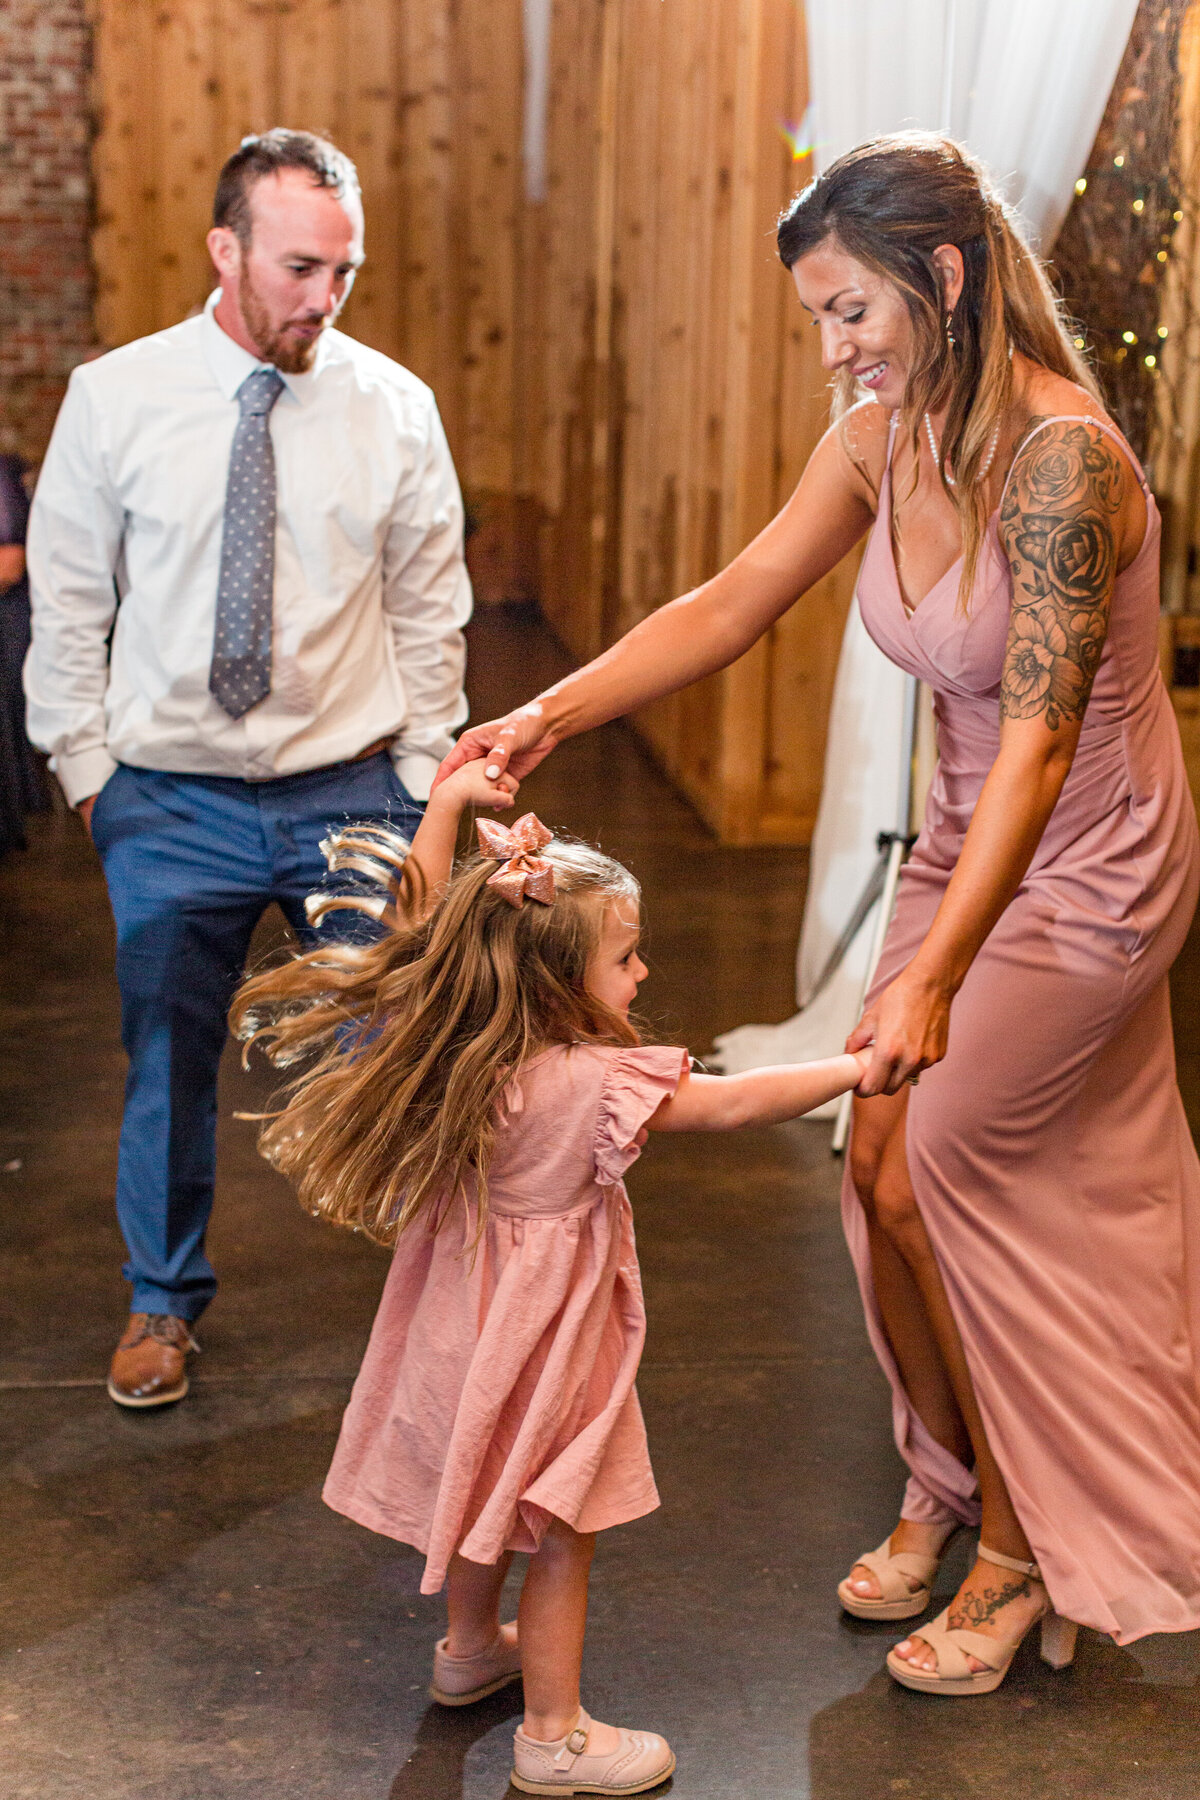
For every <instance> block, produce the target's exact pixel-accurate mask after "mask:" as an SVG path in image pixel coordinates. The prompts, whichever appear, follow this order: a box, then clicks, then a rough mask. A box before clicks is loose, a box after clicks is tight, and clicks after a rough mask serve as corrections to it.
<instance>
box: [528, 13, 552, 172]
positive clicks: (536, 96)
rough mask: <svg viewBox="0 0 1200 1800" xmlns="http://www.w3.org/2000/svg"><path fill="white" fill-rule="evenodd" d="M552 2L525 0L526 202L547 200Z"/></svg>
mask: <svg viewBox="0 0 1200 1800" xmlns="http://www.w3.org/2000/svg"><path fill="white" fill-rule="evenodd" d="M550 8H551V0H523V5H522V8H521V33H522V37H523V40H524V47H525V93H524V106H523V109H522V119H521V161H522V164H523V166H524V172H525V198H526V200H532V201H534V202H535V203H536V202H538V201H541V200H544V199H545V198H546V123H547V112H548V110H549V103H550Z"/></svg>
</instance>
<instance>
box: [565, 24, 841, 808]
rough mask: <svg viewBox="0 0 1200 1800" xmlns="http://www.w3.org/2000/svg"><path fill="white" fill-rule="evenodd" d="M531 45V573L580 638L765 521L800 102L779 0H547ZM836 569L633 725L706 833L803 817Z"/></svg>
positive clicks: (802, 80) (805, 366)
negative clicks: (538, 122)
mask: <svg viewBox="0 0 1200 1800" xmlns="http://www.w3.org/2000/svg"><path fill="white" fill-rule="evenodd" d="M554 42H555V44H556V45H557V46H558V54H557V56H556V58H555V63H554V75H553V80H552V85H551V93H552V107H551V121H550V159H549V160H550V170H551V179H550V194H549V199H548V202H547V207H546V210H547V212H548V215H549V217H548V220H547V222H546V226H545V239H546V243H547V246H548V248H547V249H546V250H545V252H544V255H545V262H544V268H545V279H544V280H543V281H542V283H541V289H542V292H543V293H544V295H545V296H546V299H545V303H544V304H545V306H546V308H547V313H548V317H547V319H546V330H545V334H544V340H543V341H544V345H545V362H546V366H547V373H546V379H545V391H546V394H547V395H548V397H549V403H548V405H547V407H546V415H545V420H546V433H545V448H546V451H547V455H546V458H545V461H544V463H543V464H542V465H541V467H540V469H539V471H538V481H539V485H538V489H537V493H538V499H539V502H540V506H541V511H542V516H543V519H544V520H545V522H546V523H545V526H544V539H543V561H542V579H541V583H540V587H541V592H542V597H543V606H544V608H545V610H546V612H547V615H548V616H549V618H550V619H551V621H552V623H553V624H554V625H555V628H556V629H557V630H558V632H559V634H560V636H562V637H563V638H564V640H565V641H566V642H567V644H568V645H569V646H570V648H571V649H572V650H573V651H574V652H575V654H576V655H578V656H580V657H583V656H589V655H592V654H594V653H595V651H596V650H598V649H599V648H601V647H602V646H603V645H604V644H606V643H609V642H611V640H612V638H613V637H614V636H615V635H616V634H617V633H618V632H620V631H623V630H626V629H628V627H629V626H630V625H632V624H633V623H635V622H636V621H637V620H638V619H640V618H642V617H644V616H645V614H646V613H647V612H649V611H650V610H651V609H652V608H654V607H656V606H659V605H661V604H662V603H663V602H664V601H666V600H668V599H670V598H671V597H672V596H673V595H675V594H679V593H683V592H685V591H687V589H689V588H691V587H693V586H695V585H696V584H697V583H698V582H700V581H702V580H704V579H705V578H706V577H707V576H709V575H711V574H712V573H714V572H715V570H716V569H718V568H719V567H721V565H722V564H723V563H724V562H726V561H727V560H728V559H729V558H730V557H731V556H733V555H734V554H735V553H736V552H737V551H738V550H739V549H740V548H741V547H742V546H743V545H744V544H745V543H747V542H748V541H749V539H750V538H751V537H752V536H753V535H754V534H755V532H756V531H758V530H759V529H761V527H762V526H763V525H765V524H766V522H767V521H768V519H769V518H770V517H771V515H772V514H773V513H774V512H775V511H776V510H777V508H778V506H779V505H780V504H781V503H782V501H783V500H784V499H785V498H786V495H787V494H788V493H789V492H790V491H791V488H792V487H793V486H794V485H795V482H796V480H797V479H798V477H799V473H800V470H801V469H802V468H803V465H804V462H805V460H806V458H807V456H808V454H809V453H810V451H811V449H812V447H813V445H814V444H815V442H816V439H817V437H818V436H819V434H820V432H821V430H822V429H823V428H824V424H825V418H826V396H825V377H824V374H823V372H822V371H821V369H820V366H819V357H818V352H817V345H816V342H815V334H814V333H811V332H809V331H806V330H805V329H804V328H803V326H802V324H801V318H802V315H801V313H800V309H799V306H798V303H797V301H796V299H795V296H794V293H793V290H792V287H791V283H790V282H789V280H788V278H787V276H786V274H785V273H784V271H783V270H782V268H781V267H780V265H779V262H778V260H777V258H776V255H775V247H774V232H773V223H774V219H775V217H776V215H777V214H778V212H779V210H780V208H781V207H782V206H783V205H784V204H785V203H786V201H787V199H788V197H789V196H790V194H791V193H792V192H793V191H794V188H795V186H797V185H798V184H799V180H800V179H802V178H803V176H804V169H805V165H802V167H801V169H800V170H799V171H797V170H796V169H795V168H794V167H793V164H792V159H791V152H790V149H789V146H788V144H787V142H786V141H785V138H784V135H783V132H782V131H781V129H780V126H781V124H782V123H783V122H785V121H792V122H794V121H797V120H799V119H800V118H801V117H802V115H803V113H804V110H805V106H806V104H807V71H806V68H805V60H804V22H803V14H802V12H801V10H800V8H799V7H797V6H795V5H794V4H791V3H790V0H687V3H686V4H683V5H680V4H674V5H672V4H667V5H664V4H662V0H556V6H555V13H554ZM589 125H590V141H591V147H592V154H591V156H590V158H584V157H581V154H580V152H581V150H582V149H584V148H586V147H587V145H588V142H589V131H588V127H589ZM589 216H590V217H591V219H592V220H593V221H594V224H593V226H592V235H591V254H590V256H587V255H585V254H584V253H583V249H582V246H581V238H580V224H581V221H586V220H587V219H588V218H589ZM852 584H853V571H852V570H851V569H848V568H842V569H840V570H839V571H837V573H836V574H835V575H834V576H832V577H830V578H829V579H828V580H827V581H826V582H824V583H823V584H822V585H821V587H820V588H819V589H818V590H817V591H816V592H814V593H813V594H810V595H809V596H808V597H807V598H806V600H805V601H804V602H803V604H802V605H801V606H799V607H797V608H796V609H795V611H794V613H792V614H791V615H789V617H788V618H787V619H786V620H785V621H784V622H783V623H782V624H781V625H780V626H779V627H777V628H776V630H775V631H773V632H772V633H771V635H770V637H769V638H768V639H766V640H765V641H764V642H763V643H762V644H760V645H759V646H758V647H757V648H756V649H755V650H754V651H752V652H751V653H750V654H749V655H748V656H747V657H745V658H743V660H742V661H741V662H740V663H739V664H737V665H736V667H734V668H733V669H730V670H728V671H726V672H725V673H724V674H723V675H721V676H717V677H714V678H713V679H712V680H711V681H708V682H705V683H702V684H700V685H699V686H697V687H695V688H692V689H690V690H689V691H688V692H686V693H684V694H680V695H677V696H674V697H673V698H672V699H670V700H667V701H664V702H662V703H660V704H659V705H657V706H655V707H652V708H650V709H648V711H647V713H646V714H645V716H643V717H642V718H641V719H640V720H639V721H638V722H639V725H640V727H641V729H642V730H643V732H644V733H645V735H646V737H647V738H648V740H649V742H650V743H651V745H652V746H653V748H654V750H655V751H656V753H657V755H658V757H659V758H660V760H661V761H662V762H663V764H664V765H665V767H666V768H667V769H668V771H669V772H670V773H671V775H672V776H673V777H674V778H675V779H676V781H678V782H679V784H680V785H681V786H682V787H683V788H684V789H685V790H686V791H687V792H688V793H689V794H690V795H691V797H692V798H693V800H695V802H696V803H697V805H698V806H699V807H700V809H701V811H702V812H703V813H704V815H705V816H706V818H708V819H709V820H710V822H711V823H712V824H713V825H714V827H715V828H716V829H717V831H718V832H719V833H720V835H721V836H722V837H723V838H724V839H725V840H726V841H729V842H780V843H795V842H806V841H807V839H808V837H809V836H810V835H811V831H812V825H813V822H814V820H815V816H816V808H817V803H818V800H819V797H820V781H821V766H822V759H823V755H824V743H825V727H826V719H827V715H828V707H829V697H830V693H831V689H832V683H833V675H834V671H835V669H836V662H837V653H838V648H839V645H840V640H841V630H842V625H843V623H844V619H845V612H846V606H847V604H848V602H849V596H850V592H851V588H852Z"/></svg>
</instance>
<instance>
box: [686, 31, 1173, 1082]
mask: <svg viewBox="0 0 1200 1800" xmlns="http://www.w3.org/2000/svg"><path fill="white" fill-rule="evenodd" d="M1136 11H1137V0H806V6H805V12H806V15H807V22H808V48H809V77H810V87H811V93H812V119H813V129H814V141H815V147H816V159H817V164H818V168H827V167H828V166H829V164H830V163H831V162H832V161H834V160H835V159H836V158H837V157H839V156H841V155H842V154H843V152H845V151H846V150H849V149H851V148H853V146H854V145H855V144H858V143H861V142H862V141H863V140H864V139H865V138H870V137H877V136H879V135H880V134H881V133H883V132H889V131H899V130H903V129H905V128H910V127H914V126H915V127H921V128H924V129H929V130H942V131H948V132H949V133H950V135H951V136H953V137H956V138H958V139H960V140H961V141H962V142H964V143H965V144H966V145H967V146H968V148H969V149H971V150H972V151H973V152H974V153H975V155H977V156H979V157H980V158H981V159H982V160H983V162H984V163H985V164H986V165H987V167H988V168H989V169H990V170H991V172H992V174H993V176H994V177H995V178H996V179H997V180H998V181H999V182H1000V184H1001V186H1002V187H1003V189H1004V192H1005V194H1006V196H1007V197H1008V199H1009V200H1010V201H1012V203H1013V204H1014V205H1016V206H1017V207H1018V208H1019V210H1020V213H1021V215H1022V218H1023V220H1024V222H1025V225H1026V227H1027V228H1028V230H1029V232H1030V234H1031V236H1032V237H1033V239H1034V241H1035V242H1036V243H1038V245H1039V246H1040V248H1041V249H1042V250H1043V252H1045V251H1046V250H1048V248H1049V246H1050V245H1051V244H1052V243H1053V241H1054V238H1055V235H1056V234H1057V231H1058V228H1059V226H1060V225H1061V223H1062V221H1063V218H1064V217H1065V215H1066V211H1067V207H1068V205H1069V204H1070V199H1071V194H1072V190H1073V188H1074V185H1075V182H1076V181H1077V179H1078V177H1079V174H1080V171H1081V170H1082V169H1083V167H1084V166H1085V164H1086V162H1087V158H1088V153H1089V151H1090V149H1091V146H1092V143H1093V141H1094V139H1095V136H1096V131H1097V129H1098V127H1099V124H1100V120H1101V117H1102V116H1103V112H1104V107H1105V104H1106V102H1107V100H1108V95H1109V91H1110V90H1111V88H1112V84H1113V81H1114V79H1115V77H1116V73H1117V69H1118V67H1119V65H1120V61H1121V55H1122V52H1123V51H1124V48H1125V44H1126V42H1127V40H1128V37H1129V32H1130V28H1131V26H1132V24H1133V16H1134V13H1135V12H1136ZM906 680H907V677H905V676H904V675H902V674H901V672H900V670H899V669H896V668H894V667H893V665H892V664H891V663H889V662H888V661H887V660H886V658H885V657H884V656H883V655H882V654H881V652H880V651H878V650H877V649H876V648H875V646H874V644H872V642H871V640H870V639H869V638H868V637H867V634H866V631H865V630H864V629H863V625H862V622H861V620H860V618H859V614H858V604H857V601H856V602H855V603H854V604H853V605H852V606H851V608H850V614H849V617H848V619H847V621H846V634H845V638H844V640H843V643H842V652H841V660H840V662H839V664H838V675H837V682H836V685H835V688H834V696H833V708H832V712H831V715H830V725H829V740H828V747H827V749H826V754H825V781H824V787H823V789H822V797H821V807H820V812H819V815H818V819H817V828H816V832H815V834H814V837H813V846H812V861H811V865H810V873H809V890H808V899H807V902H806V905H805V912H804V926H803V930H802V932H801V937H800V947H799V951H798V954H797V970H796V973H797V995H796V998H797V1002H798V1004H799V1005H800V1008H801V1010H800V1012H799V1013H797V1014H796V1015H795V1017H794V1018H792V1019H789V1020H787V1021H786V1023H784V1024H783V1025H772V1026H764V1025H743V1026H740V1027H739V1028H738V1029H737V1030H736V1031H731V1032H727V1033H726V1034H725V1035H724V1036H723V1037H721V1038H719V1039H718V1040H717V1053H718V1057H719V1060H720V1063H721V1066H722V1067H723V1068H725V1069H726V1070H727V1071H728V1072H729V1073H734V1072H735V1071H736V1070H738V1069H748V1068H758V1067H761V1066H762V1065H763V1064H765V1063H774V1062H782V1061H791V1060H797V1061H803V1060H805V1059H807V1058H809V1057H814V1056H829V1055H832V1054H834V1053H835V1052H836V1051H838V1050H840V1049H841V1047H842V1043H843V1041H844V1039H845V1037H846V1034H847V1032H848V1031H850V1029H851V1028H852V1027H853V1025H854V1024H855V1023H856V1021H857V1017H858V1003H859V995H860V992H861V988H862V982H863V977H864V975H865V972H866V968H867V963H868V958H869V954H870V944H871V937H872V930H871V926H872V920H871V919H870V918H869V917H868V919H866V920H865V921H864V922H863V924H862V927H861V929H860V930H859V931H858V933H857V935H856V937H855V939H854V942H853V945H852V946H851V948H850V950H849V953H848V954H847V955H846V957H845V959H844V960H843V962H842V964H841V966H840V968H839V970H838V972H837V974H836V975H834V976H833V978H832V979H831V980H830V981H829V982H828V983H827V984H826V985H825V986H824V987H823V988H822V989H821V991H820V992H819V993H818V994H817V995H816V996H815V998H814V997H812V996H813V989H814V986H815V985H816V983H817V980H818V977H819V975H820V972H821V970H822V969H823V968H824V967H825V966H826V963H827V961H828V959H829V956H830V953H831V951H832V950H833V949H834V947H835V946H836V945H837V943H838V940H839V938H840V937H841V936H842V935H843V932H844V930H845V928H846V926H847V923H848V921H850V919H851V917H852V915H853V912H854V909H855V905H856V902H857V901H858V900H859V898H860V896H861V894H862V892H863V890H864V887H865V886H866V884H867V883H868V881H869V879H870V875H871V871H872V869H873V868H874V866H875V864H876V860H877V855H878V852H877V849H876V841H875V840H876V837H877V835H878V833H879V832H881V831H890V830H892V829H894V825H895V810H896V801H895V796H896V791H897V781H898V770H899V767H900V762H901V758H902V757H906V756H907V744H906V743H904V741H903V739H904V732H903V725H902V720H903V717H904V693H905V682H906ZM921 737H922V738H923V740H924V741H925V742H926V743H928V738H929V716H928V708H927V706H923V708H922V732H921ZM928 760H929V759H928V757H925V758H921V757H920V756H919V757H918V761H919V762H920V761H926V762H928ZM917 786H918V792H923V790H922V789H921V784H920V780H919V779H918V784H917ZM820 1110H821V1114H822V1115H823V1116H828V1115H831V1114H832V1113H833V1111H834V1110H835V1106H834V1105H833V1104H831V1105H830V1106H829V1107H825V1108H822V1109H820Z"/></svg>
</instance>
